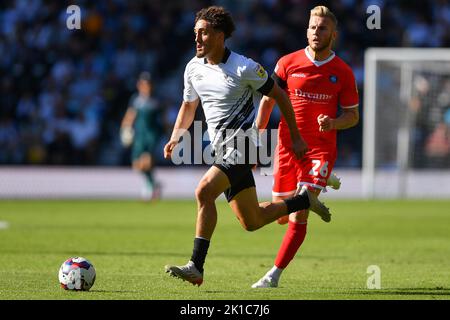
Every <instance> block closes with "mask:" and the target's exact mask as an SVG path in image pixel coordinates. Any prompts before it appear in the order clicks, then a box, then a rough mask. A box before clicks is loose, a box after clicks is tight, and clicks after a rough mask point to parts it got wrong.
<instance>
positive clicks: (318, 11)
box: [311, 6, 338, 27]
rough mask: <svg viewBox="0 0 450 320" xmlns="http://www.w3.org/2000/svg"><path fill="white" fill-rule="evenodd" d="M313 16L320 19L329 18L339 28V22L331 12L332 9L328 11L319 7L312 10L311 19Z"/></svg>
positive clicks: (323, 7)
mask: <svg viewBox="0 0 450 320" xmlns="http://www.w3.org/2000/svg"><path fill="white" fill-rule="evenodd" d="M312 16H318V17H327V18H330V19H331V21H333V23H334V26H335V27H337V24H338V21H337V19H336V16H335V15H334V13H333V12H331V10H330V9H328V8H327V7H325V6H317V7H315V8H313V9H312V10H311V17H312Z"/></svg>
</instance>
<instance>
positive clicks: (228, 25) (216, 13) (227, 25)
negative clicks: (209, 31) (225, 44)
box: [195, 6, 236, 39]
mask: <svg viewBox="0 0 450 320" xmlns="http://www.w3.org/2000/svg"><path fill="white" fill-rule="evenodd" d="M198 20H205V21H208V22H209V23H210V24H211V26H212V27H213V28H214V29H216V30H220V31H222V32H223V33H224V35H225V39H228V38H229V37H231V34H232V33H233V31H234V30H235V29H236V28H235V26H234V22H233V18H231V14H230V13H229V12H228V11H227V10H225V8H223V7H219V6H211V7H208V8H203V9H202V10H200V11H199V12H197V14H196V16H195V23H197V21H198Z"/></svg>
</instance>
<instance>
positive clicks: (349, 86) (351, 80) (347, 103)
mask: <svg viewBox="0 0 450 320" xmlns="http://www.w3.org/2000/svg"><path fill="white" fill-rule="evenodd" d="M339 104H340V105H341V108H344V109H346V108H355V107H357V106H358V104H359V96H358V87H357V85H356V79H355V76H354V75H353V72H352V70H351V69H349V70H348V71H347V72H346V73H345V77H344V82H343V84H342V91H341V93H340V95H339Z"/></svg>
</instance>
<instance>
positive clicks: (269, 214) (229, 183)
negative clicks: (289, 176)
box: [164, 6, 330, 285]
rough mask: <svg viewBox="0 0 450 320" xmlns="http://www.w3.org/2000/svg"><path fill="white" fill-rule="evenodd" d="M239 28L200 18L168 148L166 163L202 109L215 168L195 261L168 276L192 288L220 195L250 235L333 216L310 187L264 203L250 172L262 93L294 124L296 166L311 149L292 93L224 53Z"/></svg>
mask: <svg viewBox="0 0 450 320" xmlns="http://www.w3.org/2000/svg"><path fill="white" fill-rule="evenodd" d="M234 29H235V27H234V23H233V20H232V18H231V15H230V13H229V12H228V11H226V10H225V9H224V8H223V7H218V6H212V7H208V8H204V9H202V10H200V11H199V12H197V14H196V18H195V27H194V35H195V43H196V56H195V57H194V58H192V59H191V61H189V63H188V64H187V66H186V69H185V73H184V92H183V102H182V104H181V107H180V110H179V112H178V117H177V120H176V122H175V125H174V128H173V132H172V135H171V138H170V140H169V142H168V143H167V144H166V145H165V147H164V156H165V157H166V158H170V157H171V156H172V151H173V149H174V147H175V146H176V145H177V144H178V142H179V140H180V137H181V136H182V135H183V133H185V132H186V130H187V129H188V128H189V127H190V126H191V124H192V122H193V120H194V116H195V111H196V109H197V106H198V104H199V102H201V104H202V107H203V111H204V114H205V118H206V123H207V125H208V134H209V137H210V141H211V146H212V150H213V154H214V157H215V162H214V164H213V165H212V166H211V167H210V168H209V170H208V171H207V172H206V173H205V175H204V176H203V177H202V179H201V180H200V182H199V184H198V186H197V189H196V190H195V196H196V200H197V205H198V211H197V223H196V234H195V239H194V249H193V253H192V256H191V259H190V260H189V262H188V263H187V264H186V265H182V266H175V265H167V266H166V267H165V270H166V272H168V273H169V274H170V275H172V276H175V277H178V278H181V279H183V280H186V281H188V282H190V283H192V284H194V285H201V284H202V282H203V266H204V263H205V258H206V254H207V251H208V248H209V244H210V240H211V237H212V235H213V232H214V229H215V226H216V223H217V210H216V205H215V200H216V199H217V198H218V197H219V195H220V194H221V193H224V194H225V197H226V199H227V200H228V202H229V205H230V207H231V209H232V210H233V212H234V213H235V215H236V217H237V218H238V220H239V222H240V223H241V225H242V226H243V227H244V229H245V230H248V231H254V230H257V229H259V228H261V227H262V226H264V225H266V224H268V223H270V222H272V221H275V220H276V219H278V218H280V217H282V216H284V215H288V214H289V213H291V212H296V211H298V210H301V209H310V210H312V211H314V212H316V213H318V214H319V215H321V216H328V215H329V214H330V213H329V211H328V208H326V207H325V206H324V205H323V203H321V202H320V201H319V200H318V199H317V197H316V196H315V195H314V194H313V193H310V192H309V191H308V190H307V189H306V188H305V189H304V190H301V192H299V193H298V194H297V195H295V196H293V197H291V198H289V199H284V200H281V201H277V202H262V203H259V202H258V198H257V194H256V188H255V180H254V178H253V173H252V167H253V166H254V165H255V164H256V157H254V154H253V158H255V159H250V158H251V157H252V154H249V150H256V143H257V141H256V140H257V127H256V124H255V113H256V110H255V107H254V105H253V95H254V94H256V93H257V92H259V93H260V94H263V95H266V96H269V97H272V98H273V99H275V101H276V102H277V104H278V106H279V108H280V110H281V113H282V114H283V116H284V118H285V119H286V121H287V123H288V126H289V130H290V136H291V140H292V151H293V153H294V154H295V156H296V157H297V158H298V159H300V158H301V157H303V155H304V154H305V153H306V151H307V150H308V148H307V145H306V143H305V141H304V140H303V139H302V137H301V136H300V133H299V131H298V128H297V125H296V122H295V117H294V112H293V108H292V105H291V103H290V101H289V98H288V97H287V95H286V93H285V92H284V91H283V90H282V89H281V88H280V87H279V86H278V85H277V84H276V83H275V82H274V81H273V80H272V78H270V77H269V76H268V74H267V72H266V71H265V70H264V68H263V67H262V66H261V65H259V64H258V63H256V62H255V61H253V60H252V59H249V58H246V57H244V56H242V55H239V54H237V53H235V52H233V51H230V50H229V49H228V48H226V47H225V40H226V39H227V38H229V37H230V36H231V34H232V32H233V31H234ZM249 132H250V134H249ZM252 132H254V134H252Z"/></svg>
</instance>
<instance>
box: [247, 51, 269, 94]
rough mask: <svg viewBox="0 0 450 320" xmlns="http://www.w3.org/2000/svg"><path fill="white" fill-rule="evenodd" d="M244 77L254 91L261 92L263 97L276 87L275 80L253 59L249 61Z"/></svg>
mask: <svg viewBox="0 0 450 320" xmlns="http://www.w3.org/2000/svg"><path fill="white" fill-rule="evenodd" d="M243 76H244V78H245V81H246V82H247V83H248V85H249V86H250V87H251V88H252V89H253V91H259V92H260V93H262V94H263V95H267V94H268V93H269V92H270V91H271V90H272V88H273V86H274V82H273V79H272V78H270V77H269V75H268V74H267V71H266V70H264V68H263V67H262V66H261V65H260V64H259V63H256V62H255V61H253V60H252V59H248V62H247V67H246V68H245V72H244V74H243Z"/></svg>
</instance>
